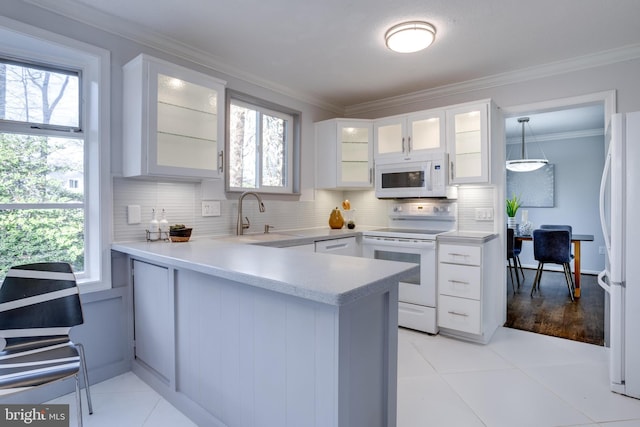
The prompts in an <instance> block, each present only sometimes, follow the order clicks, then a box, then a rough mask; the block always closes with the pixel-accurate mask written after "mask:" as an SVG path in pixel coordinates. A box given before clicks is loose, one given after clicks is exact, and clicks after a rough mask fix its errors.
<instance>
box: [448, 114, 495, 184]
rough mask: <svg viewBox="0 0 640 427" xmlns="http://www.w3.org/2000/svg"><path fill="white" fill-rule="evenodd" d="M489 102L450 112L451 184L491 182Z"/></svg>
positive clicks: (449, 150)
mask: <svg viewBox="0 0 640 427" xmlns="http://www.w3.org/2000/svg"><path fill="white" fill-rule="evenodd" d="M489 106H490V103H489V102H482V103H477V104H468V105H463V106H459V107H455V108H451V109H447V113H446V119H447V151H448V152H449V161H450V162H451V165H450V168H449V171H450V175H451V176H450V180H449V183H450V184H473V183H488V182H490V179H491V177H490V173H489V166H490V165H489V163H490V155H491V153H490V147H489V133H490V129H489V119H488V114H489Z"/></svg>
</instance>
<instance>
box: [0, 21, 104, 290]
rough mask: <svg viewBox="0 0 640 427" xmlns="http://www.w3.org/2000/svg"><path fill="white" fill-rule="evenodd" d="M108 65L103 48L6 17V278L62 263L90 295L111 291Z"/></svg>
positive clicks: (0, 24)
mask: <svg viewBox="0 0 640 427" xmlns="http://www.w3.org/2000/svg"><path fill="white" fill-rule="evenodd" d="M5 25H6V26H5ZM105 66H106V68H105ZM108 67H109V63H108V52H106V51H102V50H101V49H97V48H93V47H90V46H87V45H85V44H84V43H81V42H76V41H73V40H69V39H66V38H64V37H61V36H58V35H55V34H51V33H48V32H44V31H43V30H39V29H35V28H33V27H29V26H27V25H24V24H20V23H15V22H13V21H9V20H2V21H0V176H2V177H3V179H2V180H0V280H2V279H3V278H4V275H5V273H6V271H7V269H8V268H9V267H11V266H12V265H16V264H26V263H31V262H42V261H65V262H69V263H70V264H71V265H72V266H73V270H74V273H75V274H76V277H77V278H78V281H79V283H80V284H82V285H85V288H86V289H88V288H87V285H88V284H93V285H95V288H104V287H106V286H110V285H109V279H110V274H109V273H110V271H109V270H110V267H109V264H110V260H105V259H103V258H108V257H103V256H101V255H102V253H104V252H106V251H105V249H106V248H107V247H108V246H107V245H108V243H109V241H108V236H109V234H110V229H109V226H108V224H109V222H108V221H104V218H105V217H107V216H106V215H105V209H106V207H107V205H108V203H104V204H101V199H102V200H104V195H105V194H109V187H108V184H107V183H108V182H109V180H108V179H105V176H107V177H108V175H106V174H108V170H109V162H108V149H109V148H108V144H107V141H108V138H106V136H108V127H107V126H106V125H107V123H108V121H107V120H105V116H104V112H102V111H100V110H102V109H104V108H105V104H104V102H105V101H107V100H108V99H107V98H105V97H104V96H102V95H103V94H106V93H108V92H109V88H108V83H105V82H108V79H109V76H108V73H107V72H105V70H108ZM105 91H106V92H105ZM106 105H108V104H106ZM102 124H104V125H102ZM101 160H102V162H101ZM105 161H106V163H105ZM105 167H106V168H107V169H106V170H105ZM101 218H102V221H101ZM105 223H106V224H105Z"/></svg>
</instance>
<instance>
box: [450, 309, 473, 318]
mask: <svg viewBox="0 0 640 427" xmlns="http://www.w3.org/2000/svg"><path fill="white" fill-rule="evenodd" d="M448 313H449V314H451V315H453V316H462V317H469V315H468V314H467V313H458V312H457V311H452V310H450V311H449V312H448Z"/></svg>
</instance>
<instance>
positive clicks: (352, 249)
mask: <svg viewBox="0 0 640 427" xmlns="http://www.w3.org/2000/svg"><path fill="white" fill-rule="evenodd" d="M316 252H322V253H329V254H337V255H351V256H358V255H359V254H358V242H357V241H356V238H355V237H343V238H340V239H331V240H321V241H319V242H316Z"/></svg>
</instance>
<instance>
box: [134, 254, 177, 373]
mask: <svg viewBox="0 0 640 427" xmlns="http://www.w3.org/2000/svg"><path fill="white" fill-rule="evenodd" d="M132 262H133V271H134V277H133V304H134V334H135V357H136V359H138V360H140V361H142V362H143V363H144V364H145V365H147V366H148V367H150V368H151V369H153V370H154V371H155V372H156V373H157V374H159V375H160V376H161V377H162V378H163V379H164V380H165V381H170V380H171V378H172V377H173V370H172V369H171V366H172V361H173V357H172V356H171V355H172V354H173V352H174V342H173V335H174V334H173V316H174V315H173V294H172V286H171V283H170V278H169V269H168V268H166V267H160V266H157V265H153V264H149V263H146V262H142V261H138V260H134V261H132Z"/></svg>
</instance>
